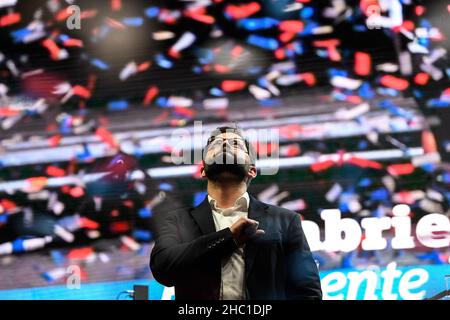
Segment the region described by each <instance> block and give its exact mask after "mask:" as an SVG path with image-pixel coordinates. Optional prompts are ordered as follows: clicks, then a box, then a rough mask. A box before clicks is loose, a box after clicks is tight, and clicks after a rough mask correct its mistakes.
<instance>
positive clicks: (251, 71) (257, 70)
mask: <svg viewBox="0 0 450 320" xmlns="http://www.w3.org/2000/svg"><path fill="white" fill-rule="evenodd" d="M262 71H263V68H262V67H257V66H255V67H250V68H248V69H247V73H248V74H250V75H258V74H260V73H261V72H262Z"/></svg>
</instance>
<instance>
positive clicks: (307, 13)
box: [300, 7, 314, 19]
mask: <svg viewBox="0 0 450 320" xmlns="http://www.w3.org/2000/svg"><path fill="white" fill-rule="evenodd" d="M313 15H314V9H313V8H311V7H304V8H303V9H302V10H300V18H302V19H309V18H311V17H312V16H313Z"/></svg>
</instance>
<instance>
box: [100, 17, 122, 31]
mask: <svg viewBox="0 0 450 320" xmlns="http://www.w3.org/2000/svg"><path fill="white" fill-rule="evenodd" d="M105 21H106V23H107V24H108V26H110V27H111V28H113V29H125V25H124V24H123V23H121V22H119V21H117V20H114V19H112V18H109V17H108V18H106V19H105Z"/></svg>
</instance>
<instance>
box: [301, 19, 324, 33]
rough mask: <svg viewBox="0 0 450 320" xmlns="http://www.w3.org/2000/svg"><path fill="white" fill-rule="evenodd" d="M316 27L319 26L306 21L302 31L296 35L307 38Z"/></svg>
mask: <svg viewBox="0 0 450 320" xmlns="http://www.w3.org/2000/svg"><path fill="white" fill-rule="evenodd" d="M318 26H319V24H317V23H316V22H313V21H308V23H306V25H305V27H304V28H303V30H302V31H301V32H299V33H298V34H299V35H301V36H309V35H311V34H312V32H313V30H314V29H315V28H317V27H318Z"/></svg>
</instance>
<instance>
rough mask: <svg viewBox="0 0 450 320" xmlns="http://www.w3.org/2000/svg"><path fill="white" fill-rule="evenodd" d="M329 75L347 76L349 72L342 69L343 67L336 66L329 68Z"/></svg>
mask: <svg viewBox="0 0 450 320" xmlns="http://www.w3.org/2000/svg"><path fill="white" fill-rule="evenodd" d="M327 73H328V75H329V76H330V77H337V76H340V77H347V76H348V72H347V71H346V70H342V69H336V68H330V69H328V72H327Z"/></svg>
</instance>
